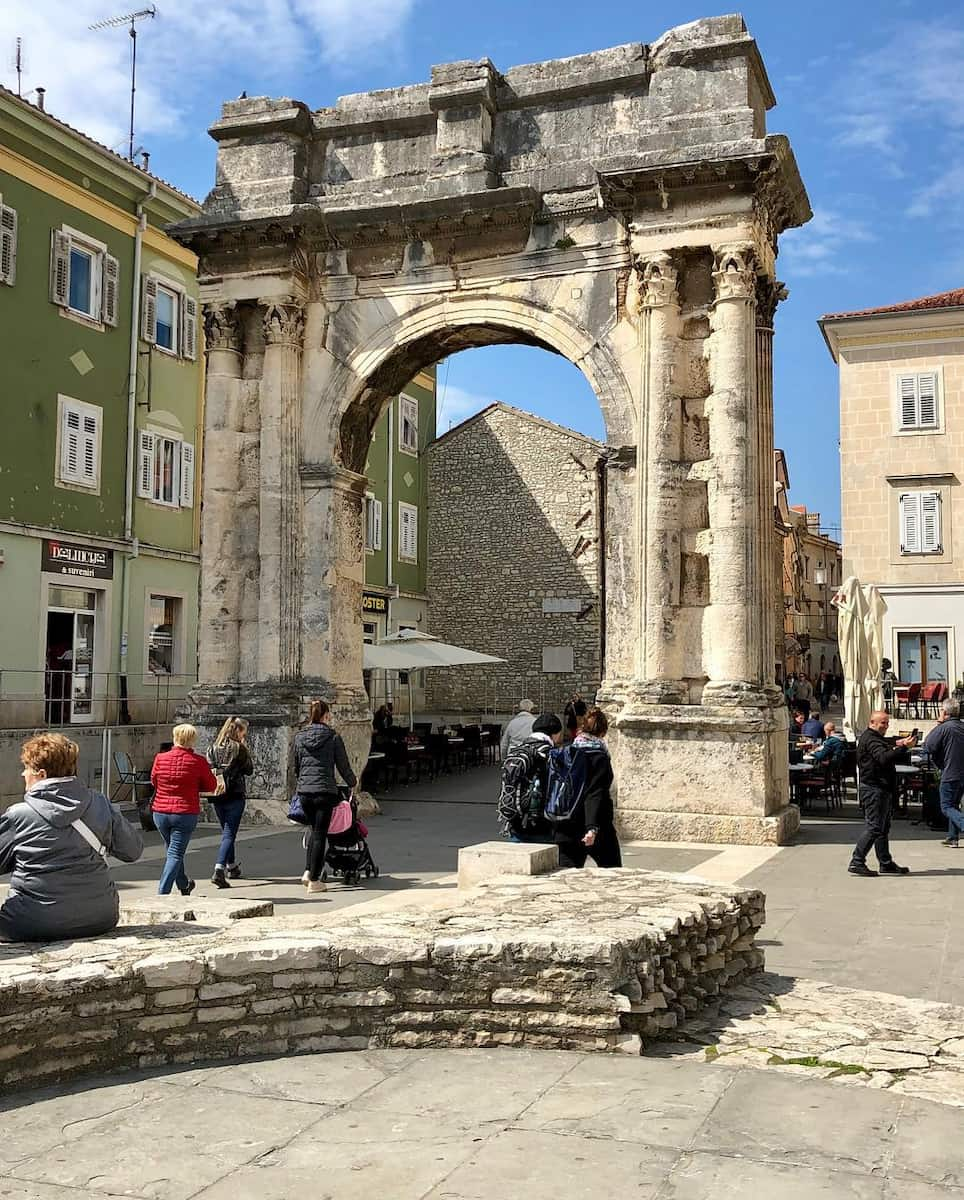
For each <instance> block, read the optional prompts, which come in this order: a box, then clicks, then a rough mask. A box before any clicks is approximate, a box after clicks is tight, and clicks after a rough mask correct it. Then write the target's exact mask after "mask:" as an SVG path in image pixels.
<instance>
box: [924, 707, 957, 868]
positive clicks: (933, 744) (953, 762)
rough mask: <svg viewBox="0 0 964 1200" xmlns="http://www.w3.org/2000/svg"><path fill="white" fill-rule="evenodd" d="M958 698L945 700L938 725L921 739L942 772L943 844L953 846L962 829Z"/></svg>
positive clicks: (955, 844)
mask: <svg viewBox="0 0 964 1200" xmlns="http://www.w3.org/2000/svg"><path fill="white" fill-rule="evenodd" d="M960 718H961V706H960V704H959V703H958V701H957V700H945V701H944V710H943V712H942V713H941V715H940V717H939V718H938V720H939V722H940V723H939V724H938V725H937V726H936V727H935V728H934V729H932V730H931V731H930V733H929V734H928V735H927V737H926V738H925V739H924V746H923V748H924V750H926V751H927V753H928V754H929V755H930V756H931V758H932V759H933V761H934V765H935V766H937V767H939V768H940V772H941V790H940V795H941V812H942V813H943V814H944V816H945V817H946V818H947V825H948V829H947V837H946V838H945V839H944V840H943V841H942V842H941V845H942V846H951V847H956V846H957V844H958V839H959V838H960V836H961V830H962V829H964V813H962V812H961V796H962V795H964V722H962V721H961V719H960Z"/></svg>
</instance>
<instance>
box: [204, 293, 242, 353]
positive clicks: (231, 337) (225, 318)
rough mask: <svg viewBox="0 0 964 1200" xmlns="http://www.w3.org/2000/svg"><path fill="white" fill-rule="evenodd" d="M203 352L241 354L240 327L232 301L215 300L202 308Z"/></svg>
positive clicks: (239, 319) (236, 310) (238, 317)
mask: <svg viewBox="0 0 964 1200" xmlns="http://www.w3.org/2000/svg"><path fill="white" fill-rule="evenodd" d="M203 315H204V348H205V350H231V351H233V352H234V353H235V354H240V353H241V342H242V332H243V331H242V327H241V317H240V314H239V313H238V308H237V305H236V304H235V302H234V301H233V300H216V301H214V302H213V303H209V304H205V305H204V306H203Z"/></svg>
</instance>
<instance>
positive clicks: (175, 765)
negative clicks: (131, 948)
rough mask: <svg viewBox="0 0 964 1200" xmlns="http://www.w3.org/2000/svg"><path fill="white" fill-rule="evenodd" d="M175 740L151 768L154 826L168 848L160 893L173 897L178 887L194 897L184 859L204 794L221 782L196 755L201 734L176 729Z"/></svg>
mask: <svg viewBox="0 0 964 1200" xmlns="http://www.w3.org/2000/svg"><path fill="white" fill-rule="evenodd" d="M172 736H173V738H174V745H173V747H172V748H171V749H170V750H164V751H162V752H161V753H160V754H158V755H157V757H156V758H155V759H154V766H153V767H152V768H151V783H153V785H154V801H153V804H152V808H153V810H154V824H155V826H156V827H157V832H158V833H159V834H160V835H161V837H162V838H163V839H164V845H165V846H166V847H167V858H166V859H165V861H164V867H163V870H162V871H161V878H160V880H159V881H158V885H157V893H158V895H159V896H167V895H170V892H171V889H172V888H173V887H174V885H175V884H177V890H178V891H179V892H180V893H181V895H182V896H190V894H191V892H193V891H194V887H195V883H194V880H193V879H190V878H188V874H187V870H186V868H185V864H184V859H185V856H186V855H187V848H188V845H189V844H190V841H191V835H192V834H193V833H194V830H195V829H196V828H197V822H198V817H199V816H200V815H201V793H202V792H206V793H211V792H213V791H214V790H215V788H216V787H217V780H216V779H215V778H214V772H213V771H212V770H211V768H210V766H209V765H208V761H207V759H206V758H205V757H204V756H203V755H201V754H197V753H195V750H194V746H195V743H196V742H197V730H196V729H195V728H194V726H193V725H175V726H174V732H173V734H172Z"/></svg>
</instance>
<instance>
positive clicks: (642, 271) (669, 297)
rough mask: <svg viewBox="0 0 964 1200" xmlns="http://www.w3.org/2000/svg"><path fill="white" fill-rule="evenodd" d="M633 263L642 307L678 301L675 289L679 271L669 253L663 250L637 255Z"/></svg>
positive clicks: (658, 306)
mask: <svg viewBox="0 0 964 1200" xmlns="http://www.w3.org/2000/svg"><path fill="white" fill-rule="evenodd" d="M633 265H634V266H635V269H636V274H637V275H638V276H639V287H640V296H639V299H640V306H641V307H642V308H662V307H664V306H665V305H667V304H678V303H679V295H678V293H677V291H676V281H677V278H678V274H679V273H678V271H677V270H676V267H675V265H674V263H673V259H672V256H671V255H669V254H667V253H666V251H664V250H659V251H656V252H654V253H653V254H645V255H639V256H638V257H637V258H636V259H635V262H634V264H633Z"/></svg>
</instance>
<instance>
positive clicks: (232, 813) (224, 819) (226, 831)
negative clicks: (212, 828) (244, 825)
mask: <svg viewBox="0 0 964 1200" xmlns="http://www.w3.org/2000/svg"><path fill="white" fill-rule="evenodd" d="M214 811H215V812H216V813H217V817H218V821H219V822H220V823H221V845H220V846H219V847H218V858H217V864H216V865H217V866H219V867H233V866H234V842H235V839H236V838H237V836H238V829H239V828H240V825H241V814H242V813H243V812H244V797H243V796H242V797H237V798H235V799H231V800H215V801H214Z"/></svg>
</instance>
